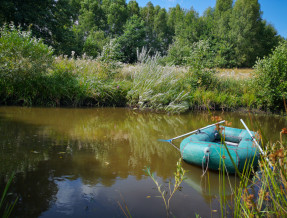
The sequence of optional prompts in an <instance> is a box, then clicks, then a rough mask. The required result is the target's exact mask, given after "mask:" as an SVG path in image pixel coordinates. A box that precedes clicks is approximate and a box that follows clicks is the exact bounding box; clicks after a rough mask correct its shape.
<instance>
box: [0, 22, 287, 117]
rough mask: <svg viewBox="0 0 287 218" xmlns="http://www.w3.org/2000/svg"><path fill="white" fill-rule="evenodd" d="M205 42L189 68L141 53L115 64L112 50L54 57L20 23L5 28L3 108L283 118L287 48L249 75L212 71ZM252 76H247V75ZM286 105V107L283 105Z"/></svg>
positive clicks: (0, 59)
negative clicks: (249, 113)
mask: <svg viewBox="0 0 287 218" xmlns="http://www.w3.org/2000/svg"><path fill="white" fill-rule="evenodd" d="M201 43H202V42H201V41H199V42H198V43H197V45H195V47H198V48H199V49H198V50H196V49H195V52H194V53H195V54H194V55H193V59H194V60H193V62H192V63H190V64H189V65H188V66H186V67H178V66H172V65H166V64H165V65H164V64H162V61H163V59H164V58H165V57H162V56H160V55H159V54H158V53H156V54H155V55H153V56H151V55H150V54H149V52H148V51H147V49H146V48H143V49H142V50H141V51H139V50H138V51H137V60H138V62H137V64H135V65H128V64H123V63H120V62H116V61H115V60H113V58H112V53H113V48H112V46H113V45H110V46H106V47H105V48H104V50H103V53H102V54H101V56H99V57H98V58H96V59H94V58H92V57H87V56H85V55H83V56H82V57H75V56H74V53H72V55H71V57H68V56H54V54H53V49H52V48H51V47H48V46H47V45H45V44H44V43H43V41H42V40H40V39H36V38H35V37H33V36H32V35H31V32H29V31H28V32H26V31H21V30H20V28H17V27H15V26H14V25H13V24H11V25H10V26H4V27H3V28H1V38H0V47H1V49H0V53H1V56H0V65H1V68H0V105H21V106H48V107H50V106H52V107H55V106H69V107H98V106H100V107H102V106H114V107H131V108H138V109H141V110H143V109H150V110H153V111H160V112H167V113H182V112H186V111H189V110H207V108H209V109H210V110H222V111H234V110H239V109H240V110H242V108H244V109H245V110H261V111H265V112H266V111H269V112H273V113H280V112H281V114H282V113H284V111H285V107H286V102H284V99H286V95H287V85H286V84H287V83H286V81H287V80H286V78H287V61H286V60H287V42H283V43H281V44H280V45H279V46H278V47H277V48H276V49H274V50H273V52H272V54H270V55H269V56H267V57H265V58H263V59H259V60H258V61H257V62H256V64H255V66H254V69H253V71H251V70H250V71H247V73H246V70H245V73H244V74H245V75H244V74H242V73H238V71H239V70H232V71H231V72H230V73H226V69H225V70H224V69H222V70H220V69H219V70H218V69H215V68H208V66H207V65H206V64H204V63H205V62H204V59H205V56H204V55H203V54H204V53H205V52H206V49H205V47H204V46H203V45H202V44H201ZM246 74H247V75H248V74H249V75H248V76H246ZM284 103H285V105H284Z"/></svg>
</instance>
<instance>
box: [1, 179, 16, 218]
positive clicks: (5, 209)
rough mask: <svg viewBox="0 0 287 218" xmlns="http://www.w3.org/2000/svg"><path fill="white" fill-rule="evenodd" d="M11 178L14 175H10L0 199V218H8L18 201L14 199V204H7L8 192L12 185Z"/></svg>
mask: <svg viewBox="0 0 287 218" xmlns="http://www.w3.org/2000/svg"><path fill="white" fill-rule="evenodd" d="M13 177H14V175H11V176H10V178H9V180H8V181H7V183H6V186H5V188H4V191H3V194H2V196H1V199H0V214H1V217H3V218H8V217H10V216H11V213H12V212H13V209H14V207H15V205H16V203H17V201H18V198H16V200H14V202H10V203H7V195H8V190H9V187H10V185H11V183H12V180H13Z"/></svg>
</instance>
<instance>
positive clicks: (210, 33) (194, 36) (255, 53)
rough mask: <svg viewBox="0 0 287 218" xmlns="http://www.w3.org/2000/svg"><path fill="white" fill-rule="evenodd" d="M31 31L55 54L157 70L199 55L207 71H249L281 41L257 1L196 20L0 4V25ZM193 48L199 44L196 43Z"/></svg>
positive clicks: (229, 3) (150, 9)
mask: <svg viewBox="0 0 287 218" xmlns="http://www.w3.org/2000/svg"><path fill="white" fill-rule="evenodd" d="M10 22H14V24H15V25H21V28H22V29H23V30H28V29H29V30H31V31H32V34H33V35H34V36H36V37H37V38H42V39H43V40H44V42H45V43H46V44H48V45H50V46H52V47H53V48H54V49H55V53H56V54H58V55H60V54H66V55H71V53H72V51H73V52H75V55H78V56H81V55H83V54H84V53H85V54H86V55H88V56H92V57H98V56H100V55H107V54H108V55H109V56H110V58H111V59H113V60H116V61H121V62H124V63H134V62H136V61H137V49H139V50H141V49H142V48H143V47H145V48H146V49H147V50H148V51H149V52H150V55H154V54H155V53H160V54H161V55H162V56H164V58H163V60H162V61H163V63H170V64H174V65H185V64H189V63H190V62H191V61H192V60H193V55H194V52H196V51H198V50H200V49H204V51H206V52H205V57H204V59H203V60H204V61H205V62H206V63H205V64H206V66H207V67H209V66H210V67H251V66H253V65H254V63H255V61H256V59H257V58H258V57H259V58H262V57H263V56H265V55H268V54H269V53H270V52H271V50H272V48H274V47H276V46H277V45H278V44H279V42H280V40H281V39H282V38H281V37H280V36H278V34H277V32H276V30H275V29H274V27H273V26H272V25H270V24H268V23H267V21H265V20H263V19H262V12H261V11H260V5H259V3H258V0H237V1H236V2H235V3H234V4H233V0H217V2H216V6H215V8H208V9H206V11H205V12H204V14H203V15H202V16H199V13H198V12H196V11H195V10H194V9H193V8H191V9H189V10H185V9H183V8H181V7H180V6H179V5H177V6H176V7H174V8H170V9H169V10H168V11H167V10H166V9H165V8H161V7H160V6H154V5H153V4H152V3H151V2H149V3H147V5H146V6H145V7H139V5H138V3H137V2H136V1H133V0H132V1H129V2H128V3H127V2H126V0H57V1H55V0H41V1H39V0H25V1H23V0H13V1H12V0H2V1H1V4H0V25H1V26H2V25H3V24H4V23H10ZM198 42H200V43H198Z"/></svg>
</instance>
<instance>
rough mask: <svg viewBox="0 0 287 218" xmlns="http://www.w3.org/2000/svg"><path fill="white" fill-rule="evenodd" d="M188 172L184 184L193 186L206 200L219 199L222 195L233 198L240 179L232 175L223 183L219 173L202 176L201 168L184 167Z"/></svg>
mask: <svg viewBox="0 0 287 218" xmlns="http://www.w3.org/2000/svg"><path fill="white" fill-rule="evenodd" d="M184 168H185V169H187V170H188V172H187V173H186V174H185V180H184V183H186V184H188V185H189V186H191V187H192V188H193V189H194V190H195V191H197V192H198V193H199V194H201V195H202V196H203V197H204V198H207V199H210V198H218V197H219V196H220V195H223V194H224V195H225V196H226V197H228V196H231V195H232V193H233V190H234V188H235V185H236V180H238V178H237V177H236V176H234V175H230V176H229V177H228V178H225V181H223V178H222V176H220V175H219V174H218V173H217V172H212V171H209V172H208V175H207V174H205V175H204V176H202V169H201V167H196V166H191V165H189V166H184Z"/></svg>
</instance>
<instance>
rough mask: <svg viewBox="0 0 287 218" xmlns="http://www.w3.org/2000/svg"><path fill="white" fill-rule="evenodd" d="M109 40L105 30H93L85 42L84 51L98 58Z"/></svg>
mask: <svg viewBox="0 0 287 218" xmlns="http://www.w3.org/2000/svg"><path fill="white" fill-rule="evenodd" d="M108 40H109V39H108V38H106V37H105V33H104V32H103V31H101V30H99V31H95V32H94V31H91V32H90V34H89V36H88V37H87V39H86V41H85V43H84V47H83V52H85V53H86V54H87V55H88V56H92V57H94V58H96V57H97V56H99V55H100V54H101V52H102V50H103V47H104V45H106V44H107V42H108Z"/></svg>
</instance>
